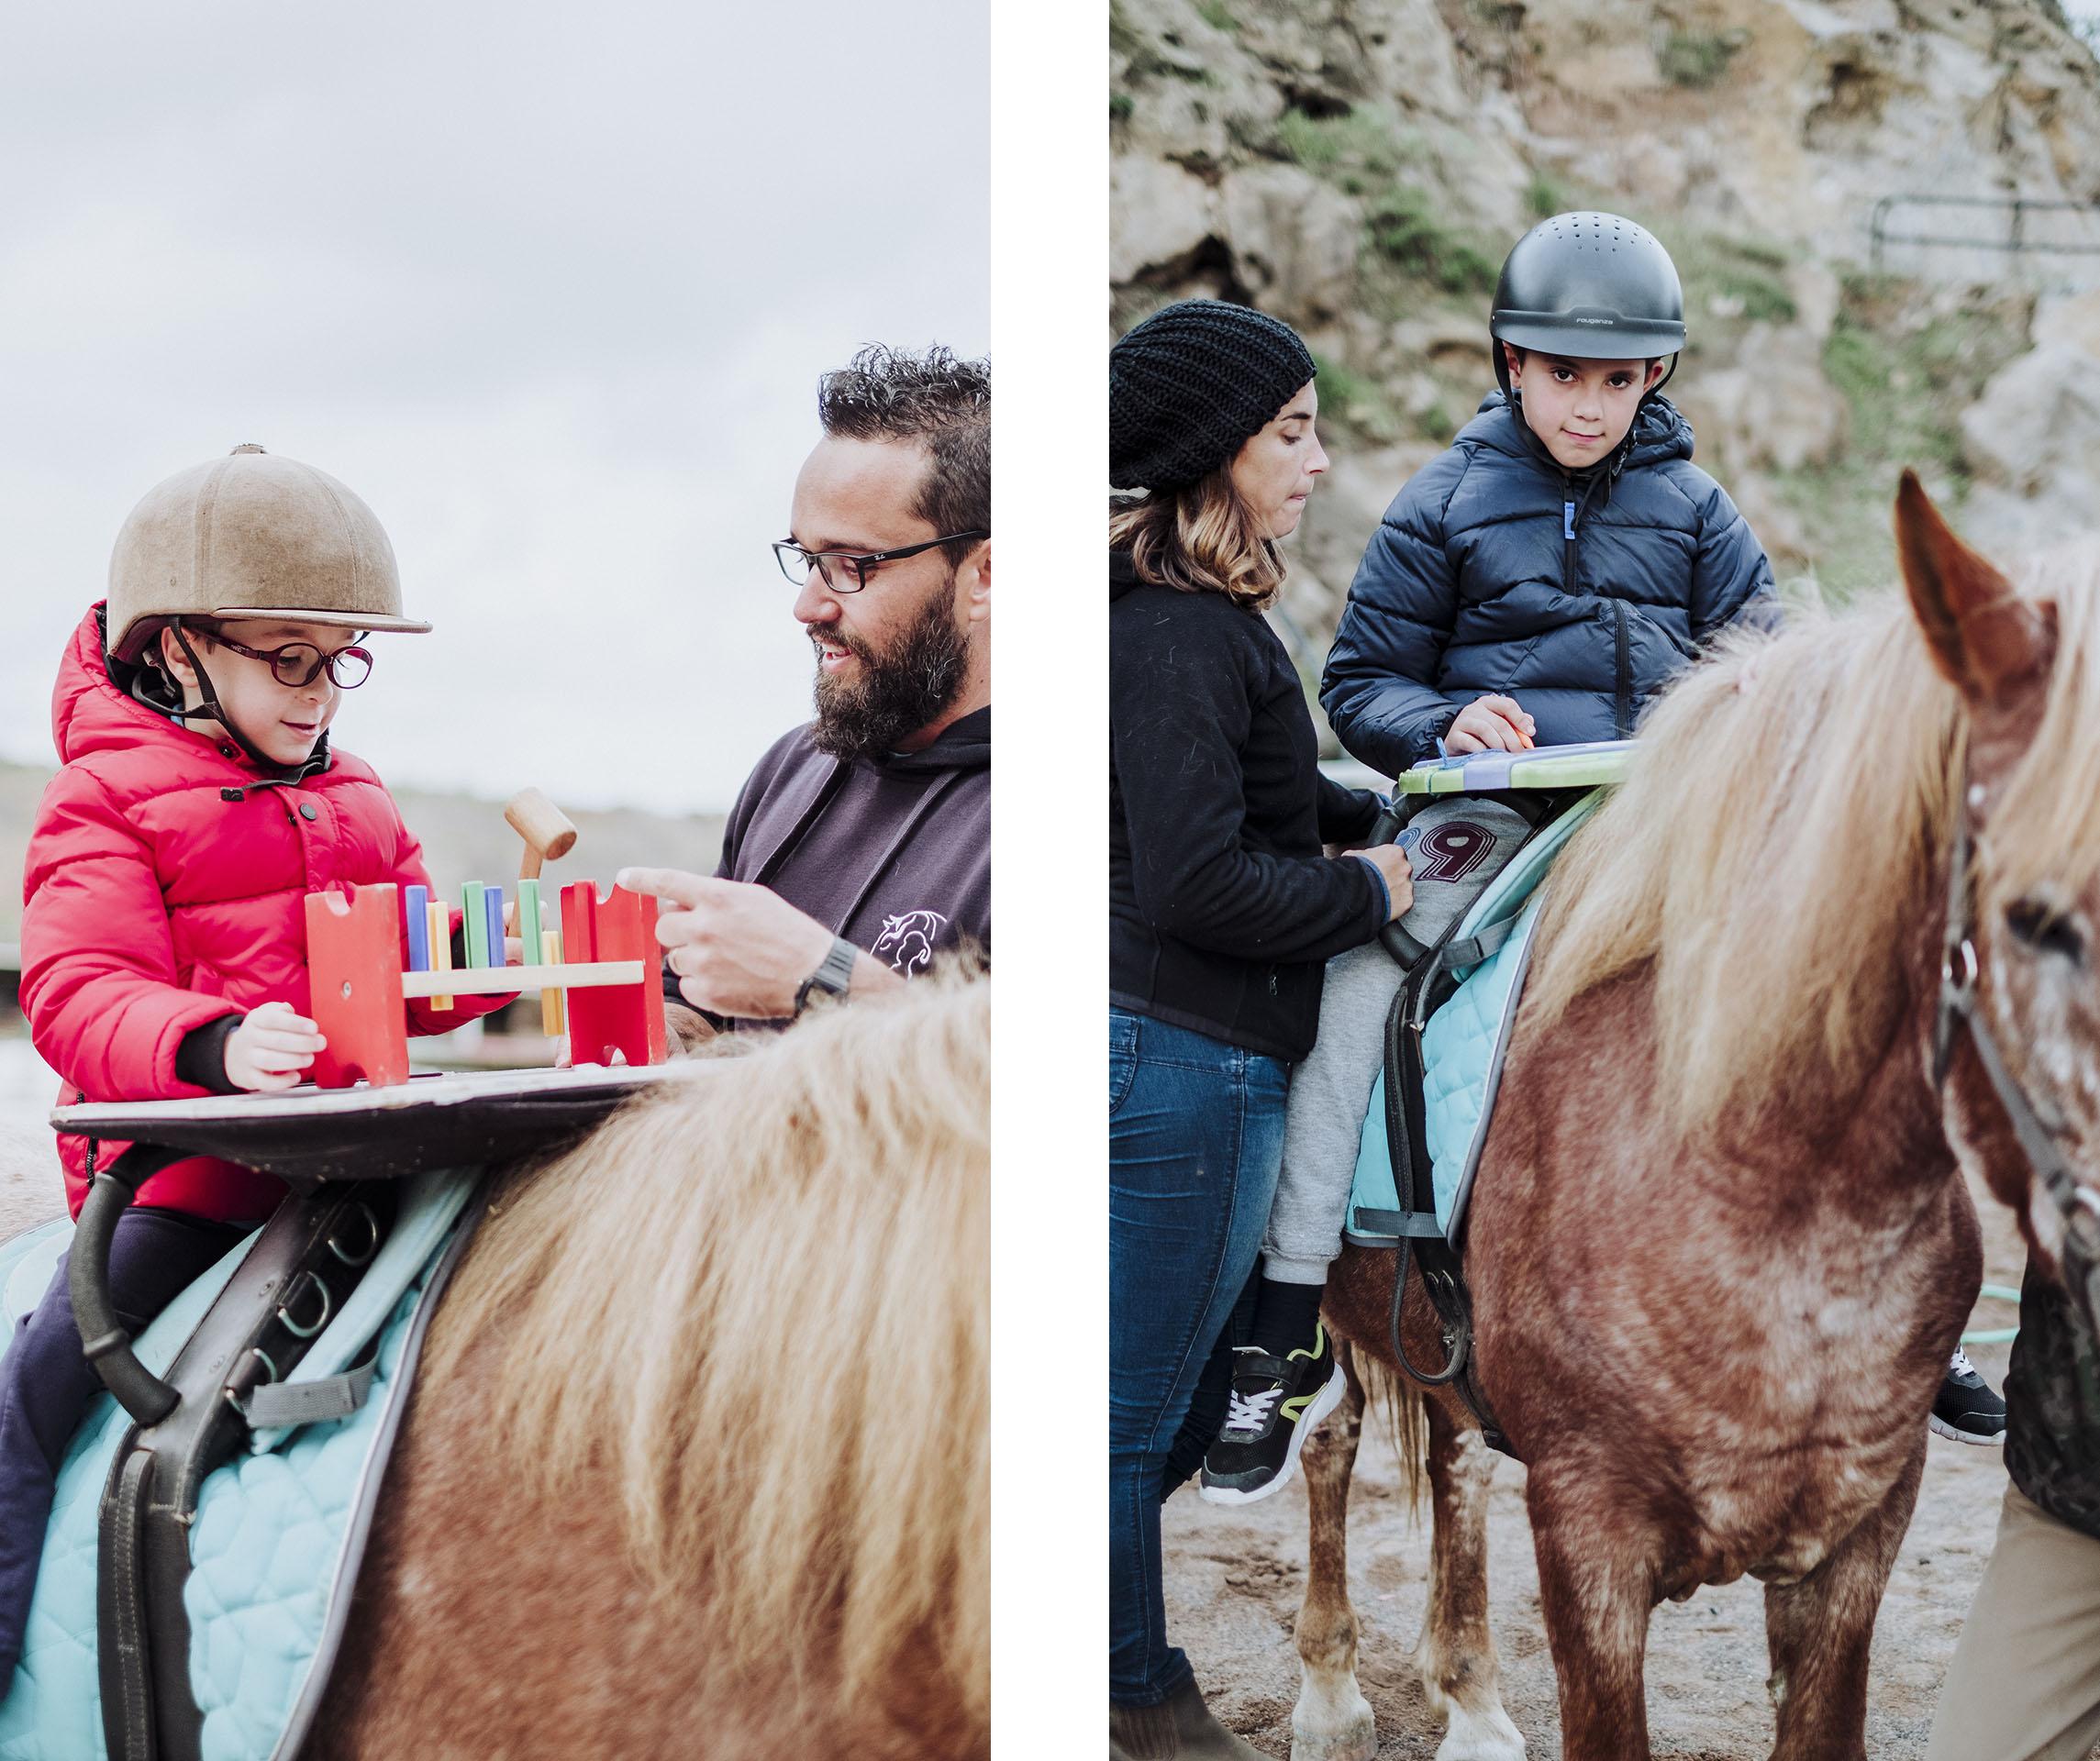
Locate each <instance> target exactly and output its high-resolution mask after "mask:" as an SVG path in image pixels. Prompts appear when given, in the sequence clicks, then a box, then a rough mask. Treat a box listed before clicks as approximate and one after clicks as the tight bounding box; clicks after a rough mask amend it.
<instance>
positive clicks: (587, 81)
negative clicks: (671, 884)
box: [0, 0, 990, 810]
mask: <svg viewBox="0 0 2100 1761" xmlns="http://www.w3.org/2000/svg"><path fill="white" fill-rule="evenodd" d="M988 11H989V8H988V6H987V5H986V0H962V3H961V4H958V3H955V0H949V3H948V4H942V3H940V0H888V3H887V4H885V5H883V6H866V5H861V4H854V3H853V0H797V3H796V4H794V5H772V6H749V5H739V6H692V5H687V6H641V5H636V4H621V3H619V0H615V3H614V4H599V5H596V6H588V7H585V6H575V5H573V4H571V5H565V6H551V5H544V4H538V0H534V3H532V4H523V5H518V4H510V5H505V6H464V5H456V4H448V5H442V6H430V5H428V4H421V5H406V4H401V3H400V0H361V4H360V5H357V6H286V5H284V4H283V0H274V3H273V4H264V3H263V0H240V3H239V4H228V3H227V0H185V3H184V4H183V5H182V6H166V5H164V4H153V5H147V4H141V0H105V3H104V4H100V5H96V6H62V5H58V4H46V5H41V6H37V7H35V8H34V9H30V8H27V7H10V8H8V9H7V10H6V13H5V15H0V192H4V195H0V201H4V203H5V208H4V210H0V212H5V214H6V225H5V227H0V417H4V419H0V533H4V535H5V539H6V543H5V548H4V549H0V569H4V570H5V571H6V601H5V603H6V608H7V611H8V613H9V615H10V623H11V627H10V629H9V631H8V639H7V640H6V642H4V643H0V686H4V687H5V689H4V690H0V757H6V758H11V759H25V760H29V761H41V762H51V761H52V754H51V746H50V720H49V703H50V685H51V681H52V678H53V675H54V672H55V669H56V665H57V660H58V657H59V654H60V652H61V648H62V647H63V645H64V643H65V640H66V637H67V636H68V633H69V632H70V631H71V629H72V626H73V625H74V624H75V623H76V622H77V621H78V619H79V617H80V615H81V614H82V612H83V610H84V609H85V608H86V607H87V606H88V605H89V604H91V603H93V601H94V600H95V599H98V598H100V597H101V596H102V594H103V593H104V591H105V588H106V578H107V575H106V571H107V567H108V558H109V549H110V544H111V540H112V539H113V538H114V537H115V536H116V533H117V527H118V526H119V525H120V524H121V523H122V521H123V518H124V515H125V514H126V513H127V512H128V510H129V508H130V506H131V505H132V504H133V503H134V502H135V501H137V500H138V498H139V496H140V495H141V494H142V493H144V492H145V491H146V490H147V489H148V488H149V487H150V485H151V484H153V483H154V482H157V481H158V480H160V479H161V478H162V477H164V476H167V475H169V474H170V473H172V472H173V471H179V470H182V469H183V468H185V467H187V466H190V465H193V464H196V463H199V462H201V461H203V460H206V459H208V458H211V457H213V456H215V455H217V454H220V453H224V452H226V451H228V449H231V448H232V447H234V446H236V445H238V444H239V443H241V442H244V441H254V442H257V443H259V444H261V445H262V446H264V447H266V448H268V449H270V450H272V451H273V452H283V453H287V454H290V455H291V456H293V457H294V458H297V459H302V460H306V462H308V463H310V464H313V465H317V466H318V467H320V468H321V469H322V470H324V471H328V472H329V473H330V474H331V475H333V476H336V477H338V478H339V479H341V480H342V481H343V482H346V483H348V484H349V485H350V488H351V489H353V490H355V491H356V492H357V493H358V494H360V495H361V496H362V497H363V498H364V499H365V500H366V501H367V502H368V503H370V504H371V505H372V508H373V510H374V511H375V512H376V513H377V514H378V515H379V517H380V519H381V520H382V522H383V524H384V525H385V526H386V528H387V531H388V533H389V535H390V536H391V537H392V538H393V541H394V551H395V554H396V556H397V558H398V559H399V560H400V564H401V575H402V583H403V588H404V592H405V595H406V607H407V610H408V612H409V613H410V615H416V616H421V617H426V618H428V619H429V620H431V621H432V622H433V623H434V624H435V625H436V626H438V627H437V631H436V633H435V634H433V635H430V636H427V637H403V636H394V637H376V638H374V641H373V648H374V652H375V653H376V654H377V656H378V668H377V670H376V672H375V673H374V676H373V678H372V681H371V682H370V683H368V684H367V685H365V686H364V687H363V688H362V689H361V690H360V691H358V692H355V693H353V694H352V695H351V696H350V697H349V698H348V699H347V700H346V702H345V703H344V706H343V709H342V712H341V714H339V717H338V721H337V730H338V732H337V738H338V740H339V744H341V745H342V746H344V747H346V748H350V750H353V751H356V752H358V753H360V754H361V755H362V756H364V757H366V758H368V759H371V760H372V762H373V763H374V764H376V765H377V766H378V767H379V770H380V771H381V773H382V775H383V776H385V777H387V778H388V779H389V780H392V781H401V782H415V783H418V784H423V785H428V786H438V787H463V788H470V789H473V790H476V791H479V792H484V793H487V794H491V795H497V796H500V795H506V794H508V793H509V792H511V791H513V790H514V789H517V788H519V787H522V786H524V785H525V784H527V783H535V784H538V785H539V786H540V787H541V788H543V789H545V790H546V791H547V792H549V793H550V794H551V795H552V796H553V797H554V798H555V799H556V800H557V801H558V802H561V801H570V802H573V803H576V804H578V805H601V804H613V803H631V804H636V805H643V806H650V807H656V808H660V809H666V810H684V809H717V808H721V807H725V806H727V805H728V802H729V800H730V799H731V797H732V795H733V794H734V792H735V790H736V787H737V784H738V783H739V781H741V779H742V778H743V775H744V773H745V772H746V770H749V768H750V764H751V762H752V761H753V760H754V759H756V758H757V757H758V755H759V754H760V752H761V751H762V750H763V749H764V748H765V747H766V746H767V745H768V744H769V743H770V742H771V741H772V738H773V737H775V736H776V735H777V734H779V733H780V732H781V731H783V729H785V728H786V727H788V726H790V725H793V724H794V723H796V722H798V721H801V720H804V719H806V715H807V710H808V690H809V679H810V673H811V664H810V650H809V645H808V642H807V640H806V638H805V637H803V636H802V635H801V634H800V632H799V630H798V628H797V626H795V625H794V621H793V619H792V618H791V617H790V616H789V605H790V604H791V602H792V599H793V590H792V589H791V588H790V587H789V586H788V584H787V583H786V581H783V579H782V578H781V576H780V573H779V571H778V570H777V569H776V568H775V566H774V563H773V560H772V555H771V553H770V552H769V551H768V550H767V548H766V546H767V543H768V542H769V540H771V539H772V538H775V537H781V536H783V534H784V532H785V530H786V526H787V507H788V499H789V494H790V491H791V489H792V485H793V482H794V471H795V469H796V467H797V465H798V464H799V463H800V462H801V460H802V458H803V455H804V454H805V453H806V451H807V450H808V449H809V447H810V446H811V445H812V444H813V443H814V440H815V438H816V418H815V386H816V381H817V374H818V373H819V372H820V371H823V370H824V369H825V368H827V367H828V366H832V365H836V364H838V363H839V362H841V361H842V360H845V359H846V358H847V357H848V356H849V355H850V353H851V352H852V350H853V349H855V348H857V347H858V346H859V345H860V344H861V343H863V342H867V341H871V340H876V339H881V340H883V341H890V342H897V343H906V344H911V345H914V346H920V345H924V344H926V343H928V342H931V341H936V340H938V341H941V342H945V343H948V344H950V345H951V346H953V347H955V348H956V349H959V350H961V351H962V352H966V353H971V354H978V353H983V352H985V351H986V350H987V349H988V346H989V342H990V319H989V305H990V302H989V292H988V289H989V271H988V261H987V257H988V249H989V246H988V239H989V178H988V174H987V151H986V130H987V127H988V116H989V105H988V100H987V95H986V74H987V68H988V48H987V15H988Z"/></svg>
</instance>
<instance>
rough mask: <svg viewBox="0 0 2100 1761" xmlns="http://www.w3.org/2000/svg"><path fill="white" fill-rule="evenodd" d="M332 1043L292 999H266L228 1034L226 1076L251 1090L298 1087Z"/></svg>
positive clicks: (232, 1081)
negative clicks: (319, 1056) (277, 1000)
mask: <svg viewBox="0 0 2100 1761" xmlns="http://www.w3.org/2000/svg"><path fill="white" fill-rule="evenodd" d="M327 1045H328V1041H327V1040H326V1039H325V1038H323V1037H322V1036H321V1030H320V1029H319V1028H318V1027H317V1026H316V1025H315V1024H313V1023H312V1022H310V1021H308V1020H307V1019H306V1016H304V1015H302V1014H298V1013H295V1012H294V1010H293V1008H292V1005H291V1004H290V1003H288V1002H266V1003H264V1004H263V1005H262V1006H261V1008H260V1009H255V1010H251V1011H250V1013H249V1016H248V1019H247V1020H246V1021H244V1022H242V1023H241V1024H240V1025H239V1026H238V1027H236V1028H235V1029H234V1030H233V1032H231V1033H230V1034H228V1036H226V1080H228V1082H230V1083H232V1084H233V1086H234V1087H235V1088H237V1089H245V1090H247V1091H250V1093H254V1092H258V1091H270V1090H274V1089H290V1088H296V1087H297V1086H298V1085H299V1083H300V1082H302V1081H303V1080H305V1079H306V1071H307V1069H309V1068H310V1067H311V1066H312V1064H313V1061H314V1055H315V1054H316V1053H317V1052H318V1051H320V1050H321V1049H322V1048H323V1047H326V1046H327Z"/></svg>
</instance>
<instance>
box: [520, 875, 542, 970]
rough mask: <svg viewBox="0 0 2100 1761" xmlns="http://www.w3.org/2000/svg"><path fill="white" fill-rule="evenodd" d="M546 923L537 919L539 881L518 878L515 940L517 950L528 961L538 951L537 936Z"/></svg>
mask: <svg viewBox="0 0 2100 1761" xmlns="http://www.w3.org/2000/svg"><path fill="white" fill-rule="evenodd" d="M546 927H547V925H545V924H543V923H541V922H540V921H539V881H519V882H518V883H517V940H518V946H519V952H520V953H521V954H522V955H523V956H524V958H525V959H526V960H527V961H528V962H530V961H531V960H532V958H534V957H535V956H536V955H537V954H538V953H539V936H540V932H541V931H543V930H544V929H545V928H546Z"/></svg>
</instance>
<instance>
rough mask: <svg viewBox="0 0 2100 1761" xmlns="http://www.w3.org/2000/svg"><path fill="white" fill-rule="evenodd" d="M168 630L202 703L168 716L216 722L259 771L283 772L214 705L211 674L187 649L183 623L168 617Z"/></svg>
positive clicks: (223, 711) (192, 652) (216, 703)
mask: <svg viewBox="0 0 2100 1761" xmlns="http://www.w3.org/2000/svg"><path fill="white" fill-rule="evenodd" d="M168 628H170V629H171V630H172V631H173V632H174V633H175V646H176V647H177V648H181V649H182V651H183V659H185V660H187V661H188V662H189V663H190V670H192V671H193V672H194V673H195V674H196V675H197V695H198V696H199V697H200V698H202V699H203V702H201V703H199V704H198V705H197V707H196V708H194V709H178V710H175V711H172V714H174V716H175V717H176V718H177V719H178V720H180V721H193V720H195V719H197V718H199V717H203V718H205V719H206V720H209V721H215V722H217V724H218V725H220V726H221V727H223V728H224V729H225V730H226V733H227V737H228V739H230V740H231V741H232V742H233V743H234V744H235V745H236V746H238V747H239V748H240V749H241V750H242V751H243V752H245V753H247V754H248V756H249V758H250V760H252V761H253V763H254V765H255V768H256V769H257V770H287V769H289V768H290V767H289V766H286V765H282V764H279V763H278V762H277V760H276V759H272V758H270V757H267V756H266V755H265V754H263V753H261V752H259V751H257V750H256V748H255V745H254V742H253V741H251V740H250V738H249V737H248V736H247V735H245V734H243V733H242V732H241V731H240V724H239V723H238V722H237V721H235V720H234V719H233V717H232V716H230V715H228V714H227V713H226V710H225V708H224V707H223V706H222V705H221V704H220V703H219V701H218V688H217V686H216V685H214V684H213V683H212V681H211V674H210V673H208V672H206V670H205V663H204V662H203V661H202V660H200V659H197V651H196V650H195V649H194V648H192V647H190V638H189V637H187V636H185V635H183V620H182V619H181V618H179V617H172V618H170V619H169V620H168Z"/></svg>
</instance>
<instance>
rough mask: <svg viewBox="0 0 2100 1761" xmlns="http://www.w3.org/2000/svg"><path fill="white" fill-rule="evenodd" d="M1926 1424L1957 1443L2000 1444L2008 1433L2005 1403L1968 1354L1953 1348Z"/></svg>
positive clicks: (1958, 1347)
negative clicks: (1949, 1366)
mask: <svg viewBox="0 0 2100 1761" xmlns="http://www.w3.org/2000/svg"><path fill="white" fill-rule="evenodd" d="M1926 1423H1928V1424H1929V1425H1931V1427H1932V1428H1933V1429H1934V1430H1935V1431H1937V1432H1939V1434H1940V1435H1941V1436H1943V1437H1952V1438H1953V1439H1954V1441H1955V1442H1956V1443H2001V1442H2003V1441H2004V1440H2005V1434H2006V1403H2005V1401H2002V1400H2000V1399H1999V1398H1998V1397H1997V1396H1996V1395H1995V1394H1994V1393H1992V1392H1991V1389H1990V1384H1989V1383H1987V1382H1985V1381H1984V1379H1983V1378H1982V1377H1981V1376H1979V1375H1977V1374H1976V1367H1975V1365H1973V1364H1972V1363H1971V1362H1970V1361H1969V1354H1968V1353H1967V1352H1965V1351H1963V1350H1962V1349H1961V1346H1955V1348H1954V1362H1953V1365H1952V1367H1951V1368H1949V1370H1948V1372H1947V1379H1946V1380H1945V1381H1943V1382H1941V1383H1940V1384H1939V1398H1938V1399H1937V1400H1935V1401H1933V1402H1932V1416H1931V1417H1930V1418H1929V1419H1928V1420H1927V1421H1926Z"/></svg>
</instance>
